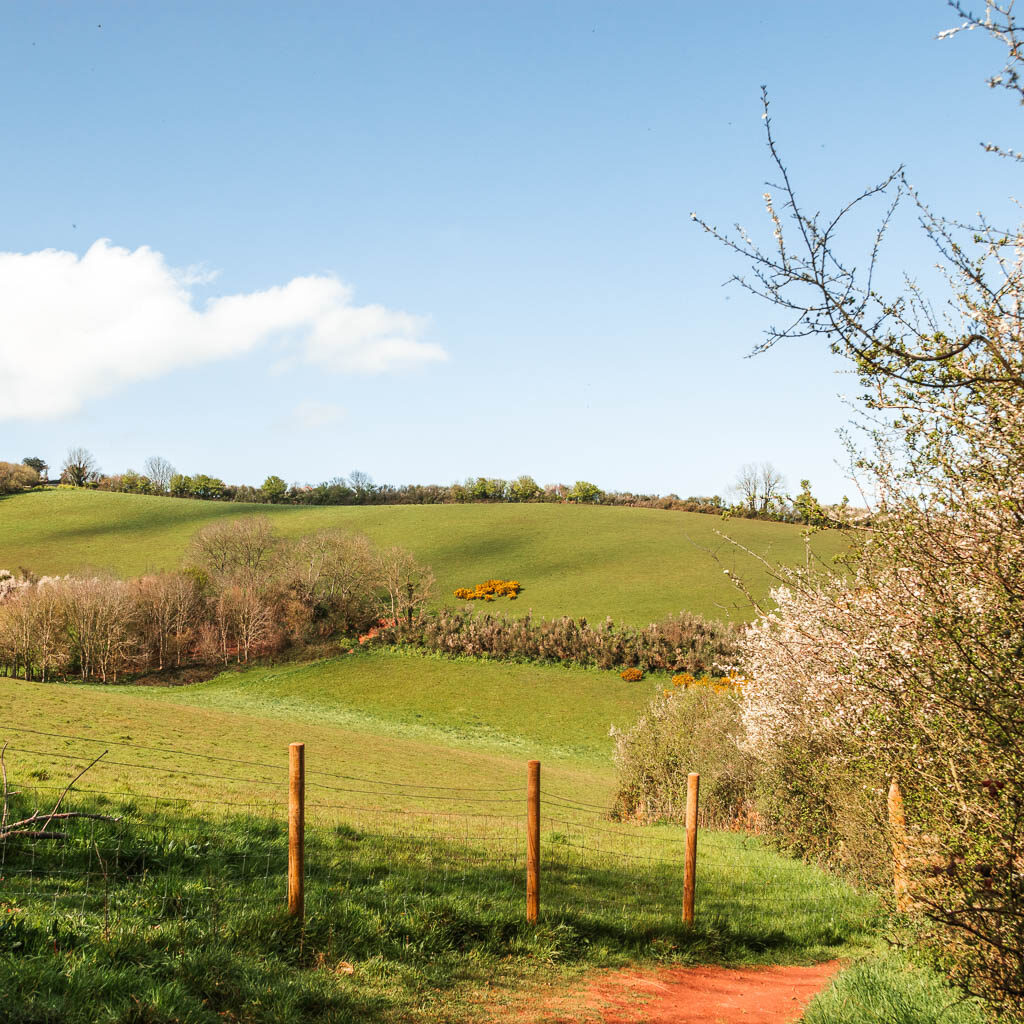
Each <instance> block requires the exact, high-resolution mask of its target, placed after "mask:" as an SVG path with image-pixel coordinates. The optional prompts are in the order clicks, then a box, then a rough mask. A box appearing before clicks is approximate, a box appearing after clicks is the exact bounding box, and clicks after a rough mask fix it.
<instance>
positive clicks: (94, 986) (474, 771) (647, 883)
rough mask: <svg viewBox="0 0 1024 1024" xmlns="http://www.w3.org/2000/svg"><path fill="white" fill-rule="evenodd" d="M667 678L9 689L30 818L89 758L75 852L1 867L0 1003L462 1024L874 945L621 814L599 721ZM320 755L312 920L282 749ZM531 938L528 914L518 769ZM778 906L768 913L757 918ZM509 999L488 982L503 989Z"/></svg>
mask: <svg viewBox="0 0 1024 1024" xmlns="http://www.w3.org/2000/svg"><path fill="white" fill-rule="evenodd" d="M652 689H653V684H652V683H647V682H643V683H639V684H625V683H623V682H622V681H621V680H620V679H618V677H617V676H616V675H614V674H612V673H602V672H598V671H585V670H579V669H565V668H559V667H544V668H537V667H533V666H522V665H498V664H487V663H479V662H471V661H466V662H458V661H456V662H450V661H449V662H444V661H439V660H434V659H429V658H423V657H419V656H415V655H409V654H396V653H393V652H387V651H375V652H366V651H360V652H358V653H356V654H354V655H351V656H343V657H339V658H335V659H330V660H327V661H321V662H317V663H314V664H310V665H305V666H299V667H295V666H285V667H282V668H266V667H261V668H256V669H252V670H248V671H239V672H227V673H224V674H222V675H220V676H218V677H217V678H215V679H212V680H210V681H208V682H206V683H202V684H198V685H195V686H191V687H182V688H143V687H99V686H85V685H69V684H48V685H41V684H35V683H25V682H21V681H17V680H8V679H0V744H3V743H6V744H8V746H7V750H6V753H5V763H6V767H7V772H8V777H9V779H10V780H11V782H12V783H13V788H14V790H15V793H16V796H15V811H16V813H17V812H19V811H21V810H24V811H25V812H28V811H29V810H30V809H31V808H33V807H37V806H42V807H46V806H48V805H49V804H50V802H51V801H52V800H53V799H55V795H56V794H57V793H59V792H60V791H61V789H63V787H64V786H65V785H66V783H67V782H69V781H70V780H71V779H72V778H73V777H74V776H75V775H76V774H77V772H78V771H80V770H81V769H82V768H84V767H86V766H87V765H88V764H89V762H90V760H91V759H92V758H93V757H95V756H96V755H97V754H100V753H101V752H103V751H106V752H107V753H106V755H105V756H104V758H103V760H101V761H100V762H99V763H98V764H96V765H95V767H93V768H92V769H91V770H90V771H89V773H88V774H87V775H86V776H85V777H84V778H83V779H82V780H81V782H79V783H78V785H77V786H76V788H75V791H74V793H73V794H72V796H71V797H70V801H71V803H70V804H69V806H74V807H77V808H80V809H84V810H88V811H91V812H95V813H100V814H107V815H114V816H116V817H117V818H118V820H117V821H115V822H103V821H95V820H87V821H83V822H80V823H77V822H70V823H68V824H67V825H64V824H63V823H62V826H61V827H62V828H67V831H68V833H69V836H70V838H69V840H68V841H67V842H64V843H49V844H48V843H47V842H46V841H42V840H40V841H38V842H35V843H19V842H16V841H15V842H8V843H7V844H6V848H4V847H3V846H0V851H2V852H3V856H4V860H3V887H2V891H0V910H2V909H5V908H6V909H8V910H9V911H10V913H9V914H8V915H7V917H8V918H9V919H10V920H4V921H0V990H3V991H4V992H5V993H9V994H11V997H12V1002H11V1003H10V1004H9V1005H15V1006H17V1007H18V1011H17V1012H16V1013H14V1014H13V1015H11V1014H8V1015H7V1016H5V1015H4V1010H3V1009H2V1008H0V1019H3V1020H5V1021H8V1020H9V1021H18V1022H24V1024H28V1022H29V1021H31V1022H33V1024H37V1022H39V1021H42V1020H61V1021H66V1022H68V1024H86V1022H89V1021H93V1020H97V1019H103V1020H108V1021H111V1022H118V1024H129V1022H132V1024H140V1022H146V1024H171V1022H172V1021H185V1020H188V1021H195V1022H197V1024H198V1022H207V1021H209V1022H210V1024H215V1022H216V1021H218V1020H223V1019H228V1020H237V1021H248V1022H251V1024H256V1022H266V1024H270V1022H271V1021H280V1020H289V1021H296V1022H310V1024H311V1022H313V1021H317V1022H318V1024H323V1022H337V1024H341V1022H347V1021H356V1020H367V1019H375V1020H395V1021H397V1020H401V1021H415V1020H424V1021H439V1020H471V1019H476V1018H477V1017H478V1015H483V1014H485V1013H486V1009H487V1006H488V1005H490V1007H491V1008H492V1009H494V1008H495V1000H496V999H497V1000H502V999H504V998H506V995H504V994H503V992H502V989H503V988H504V991H505V993H507V991H508V986H517V985H522V984H523V983H524V982H526V981H530V982H536V981H538V980H541V981H549V982H550V981H553V980H554V978H555V977H557V976H558V975H559V974H561V977H562V978H563V979H564V978H565V977H566V976H567V975H572V974H576V973H578V972H579V971H581V970H582V969H585V968H589V967H597V966H616V965H623V964H626V963H630V962H636V961H640V962H655V961H671V962H675V963H679V962H683V963H687V962H689V963H707V962H739V963H759V962H760V963H768V962H803V961H806V960H808V959H810V960H815V959H825V958H828V957H831V956H835V955H850V954H853V953H855V952H857V951H859V950H863V949H864V948H866V946H868V945H870V944H871V942H872V941H873V940H872V938H871V933H870V927H871V922H872V919H873V917H874V915H875V913H876V909H875V905H874V901H873V900H871V899H870V898H868V897H865V896H863V895H859V894H856V893H854V892H853V891H852V890H850V889H849V888H848V887H847V886H845V885H844V884H843V883H842V882H840V881H838V880H836V879H830V878H828V877H827V876H826V875H824V874H823V873H822V872H820V871H818V870H817V869H815V868H812V867H809V866H807V865H803V864H800V863H797V862H795V861H791V860H787V859H786V858H783V857H781V856H779V855H777V854H775V853H772V852H771V851H769V850H766V849H765V848H763V847H762V846H761V845H760V844H759V843H757V842H756V840H751V839H747V838H745V837H743V836H740V835H734V834H711V833H706V834H704V836H703V838H702V845H701V860H700V865H701V867H700V871H701V876H700V877H701V883H700V890H699V892H700V896H699V899H700V903H699V910H698V924H697V927H695V928H692V929H686V928H683V927H682V926H681V925H680V923H679V901H680V879H681V870H682V868H681V857H682V847H681V845H680V842H681V839H682V833H681V830H680V829H678V828H670V827H664V828H662V827H659V828H642V827H638V826H634V825H629V824H621V823H615V822H612V821H609V820H607V819H606V818H605V817H604V815H603V811H602V808H607V807H608V806H609V803H610V801H611V798H612V796H613V793H614V775H613V770H612V765H611V761H610V758H609V753H610V748H611V741H610V739H609V737H608V726H609V725H610V724H611V723H612V722H614V723H615V724H617V725H619V726H623V727H624V726H628V725H629V724H631V723H632V721H633V720H634V719H635V717H636V716H637V714H639V713H640V711H641V709H642V708H643V707H644V705H645V704H646V702H647V700H648V698H649V697H650V694H651V691H652ZM292 740H302V741H304V742H305V744H306V773H307V774H306V801H307V802H306V823H307V843H306V867H307V894H306V906H307V913H306V925H305V928H304V929H303V930H302V931H300V930H299V929H298V928H297V927H296V926H295V924H294V922H293V921H291V920H290V919H289V918H288V917H287V916H286V914H285V911H284V891H285V864H286V850H287V841H286V825H285V822H286V814H285V801H286V793H287V771H286V764H287V744H288V742H289V741H292ZM529 757H539V758H540V759H541V760H542V762H543V769H542V792H543V800H542V812H541V814H542V826H541V827H542V832H541V847H542V860H543V875H542V877H543V882H542V886H543V896H542V919H541V923H540V925H539V926H538V927H535V928H534V927H530V926H528V925H526V923H525V922H524V920H523V910H524V907H523V899H524V891H523V890H524V866H523V849H524V841H525V838H524V834H523V818H524V809H525V805H524V795H525V794H524V790H525V774H526V773H525V763H524V762H525V761H526V760H527V758H529ZM768 908H770V913H765V911H766V909H768ZM494 985H496V986H497V990H494V989H492V988H491V986H494Z"/></svg>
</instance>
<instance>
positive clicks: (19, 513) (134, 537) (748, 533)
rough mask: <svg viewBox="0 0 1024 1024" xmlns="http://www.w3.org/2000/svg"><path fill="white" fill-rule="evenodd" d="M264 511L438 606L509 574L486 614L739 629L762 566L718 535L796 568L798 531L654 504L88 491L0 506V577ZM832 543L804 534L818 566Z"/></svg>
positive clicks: (165, 543)
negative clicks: (397, 556) (337, 530)
mask: <svg viewBox="0 0 1024 1024" xmlns="http://www.w3.org/2000/svg"><path fill="white" fill-rule="evenodd" d="M247 514H260V515H267V516H270V517H271V518H272V519H273V520H274V523H275V525H276V526H277V528H278V529H279V530H280V531H281V533H283V534H291V535H294V534H301V533H306V532H310V531H313V530H317V529H321V528H323V527H343V528H346V529H351V530H357V531H360V532H363V533H366V534H367V535H368V536H370V537H371V538H372V539H373V540H374V541H376V542H378V543H380V544H384V545H391V544H398V545H401V546H403V547H406V548H409V549H410V550H412V551H413V552H415V554H416V555H417V556H418V557H419V558H420V559H422V560H423V561H425V562H426V563H427V564H429V565H430V566H431V567H432V568H433V569H434V572H435V573H436V574H437V578H438V594H439V599H440V600H445V601H449V602H453V603H454V599H453V598H452V597H451V592H452V591H453V590H454V589H455V588H456V587H459V586H472V585H474V584H476V583H478V582H480V581H481V580H484V579H488V578H491V577H495V576H496V577H500V578H510V579H518V580H519V581H520V582H521V583H522V584H523V586H524V590H523V593H522V595H521V596H520V598H519V601H518V602H517V603H516V604H509V603H508V602H505V601H502V602H499V603H497V604H495V605H492V606H488V607H489V608H494V609H502V610H507V611H513V612H516V613H518V614H523V613H525V612H526V611H527V610H529V609H532V610H533V612H534V613H535V614H538V615H545V616H555V615H584V616H586V617H587V618H588V619H591V620H600V619H602V618H603V617H604V616H606V615H611V616H612V617H613V618H614V619H616V620H617V621H622V622H630V623H634V624H640V625H643V624H646V623H647V622H651V621H653V620H656V619H660V618H663V617H664V616H665V615H667V614H669V613H671V612H677V611H680V610H682V609H685V610H687V611H691V612H696V613H697V614H699V615H703V616H705V617H707V618H714V619H720V620H741V619H746V618H749V617H751V614H752V612H751V609H750V607H749V605H748V604H747V603H746V601H745V600H744V599H742V598H741V597H740V596H739V595H738V594H737V592H736V590H735V589H734V587H733V586H732V584H731V583H730V582H729V581H728V578H727V577H726V576H725V575H724V573H723V569H726V568H728V569H729V570H730V571H731V572H734V573H739V574H741V575H743V576H744V577H745V579H746V580H747V581H748V584H749V586H750V589H751V591H752V592H753V593H754V594H755V595H757V596H758V597H759V598H760V597H763V596H765V594H766V593H767V591H768V589H769V587H770V584H771V581H770V579H769V577H768V573H767V572H766V570H765V569H764V567H763V566H762V565H761V564H760V563H759V562H758V561H757V560H756V559H753V558H751V557H749V556H747V555H745V554H744V553H743V552H742V551H740V550H739V549H738V548H736V547H735V546H733V545H732V544H730V543H728V542H727V541H726V540H724V539H723V538H722V537H721V536H719V535H718V534H719V533H725V534H727V535H728V536H729V537H731V538H733V539H734V540H736V541H737V542H739V543H740V544H742V545H744V546H746V547H747V548H749V549H750V550H752V551H754V552H756V553H757V554H758V555H762V556H764V557H765V558H767V559H768V560H769V562H771V563H774V564H797V563H800V562H802V561H803V560H804V558H805V550H804V542H803V534H802V531H801V529H800V528H799V527H796V526H789V525H785V524H780V523H766V522H757V521H754V520H732V521H729V522H723V521H722V520H721V519H719V518H717V517H715V516H706V515H698V514H696V513H686V512H664V511H659V510H655V509H632V508H600V507H586V506H584V507H580V506H575V505H426V506H416V505H392V506H380V507H362V508H361V507H339V508H295V507H290V506H274V505H241V504H232V503H223V504H222V503H218V502H200V501H189V500H186V499H176V498H153V497H147V496H143V495H131V494H110V493H104V492H95V491H73V490H60V491H44V492H36V493H31V494H24V495H19V496H16V497H12V498H7V499H4V500H0V568H10V569H12V570H14V569H17V568H18V567H20V566H24V567H26V568H29V569H31V570H32V571H34V572H37V573H51V574H53V573H69V572H75V571H80V570H82V569H85V568H92V569H105V570H111V571H113V572H115V573H118V574H121V575H132V574H137V573H141V572H144V571H146V570H147V569H163V568H171V567H174V566H176V565H178V564H179V562H180V559H181V556H182V552H183V551H184V550H185V546H186V544H187V543H188V539H189V537H190V536H191V535H192V534H193V533H194V532H195V531H196V530H197V529H199V528H200V527H201V526H203V525H205V524H206V523H209V522H212V521H214V520H217V519H223V518H234V517H238V516H241V515H247ZM844 547H845V540H844V538H843V537H842V535H840V534H836V533H826V534H821V535H818V536H816V537H815V538H814V539H813V549H814V551H815V553H816V554H818V555H820V556H821V557H822V558H826V559H828V558H831V557H832V556H833V555H835V554H836V553H837V552H839V551H841V550H843V549H844Z"/></svg>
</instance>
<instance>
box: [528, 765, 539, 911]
mask: <svg viewBox="0 0 1024 1024" xmlns="http://www.w3.org/2000/svg"><path fill="white" fill-rule="evenodd" d="M539 913H540V761H530V762H528V763H527V765H526V920H527V921H529V922H530V924H535V923H536V921H537V916H538V914H539Z"/></svg>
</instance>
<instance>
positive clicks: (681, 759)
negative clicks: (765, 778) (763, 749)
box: [612, 685, 756, 828]
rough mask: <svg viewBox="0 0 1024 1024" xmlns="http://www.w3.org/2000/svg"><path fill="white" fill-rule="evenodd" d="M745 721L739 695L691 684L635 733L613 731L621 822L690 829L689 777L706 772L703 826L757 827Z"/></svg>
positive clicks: (658, 704)
mask: <svg viewBox="0 0 1024 1024" xmlns="http://www.w3.org/2000/svg"><path fill="white" fill-rule="evenodd" d="M739 722H740V712H739V699H738V696H737V694H736V693H735V691H734V690H733V689H732V688H729V687H721V686H714V685H691V686H685V687H674V688H672V689H671V690H665V691H664V692H663V693H662V694H661V695H659V696H658V697H656V698H655V699H654V700H653V701H652V703H651V705H650V707H649V708H648V709H647V711H646V712H645V714H644V715H643V716H642V717H641V718H640V720H639V721H638V722H637V723H636V725H634V726H633V727H632V728H631V729H629V730H628V731H627V732H619V731H618V730H615V729H613V731H612V735H613V736H614V738H615V764H616V768H617V769H618V773H619V792H618V796H617V798H616V802H615V811H614V814H615V816H616V817H619V818H624V819H629V820H633V821H640V822H652V821H678V822H682V821H683V820H684V819H685V812H686V776H687V775H688V774H689V773H690V772H699V773H700V821H701V823H702V824H703V825H705V826H707V827H711V828H736V827H745V828H751V827H754V826H755V824H756V819H755V816H754V813H753V795H754V782H755V774H754V763H753V761H752V759H751V758H750V757H749V755H748V754H746V753H745V752H744V751H743V749H742V748H741V746H740V744H739V740H740V729H739Z"/></svg>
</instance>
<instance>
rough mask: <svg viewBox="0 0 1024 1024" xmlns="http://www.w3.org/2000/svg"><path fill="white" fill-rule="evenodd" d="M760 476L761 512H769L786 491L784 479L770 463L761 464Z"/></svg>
mask: <svg viewBox="0 0 1024 1024" xmlns="http://www.w3.org/2000/svg"><path fill="white" fill-rule="evenodd" d="M760 476H761V480H760V488H761V494H760V502H761V511H762V512H770V511H772V506H774V505H775V504H777V503H778V502H779V501H780V500H781V499H782V495H783V492H784V491H785V489H786V478H785V477H784V476H783V475H782V474H781V473H780V472H779V471H778V470H777V469H776V468H775V467H774V466H773V465H772V464H771V463H770V462H762V463H761V466H760Z"/></svg>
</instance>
